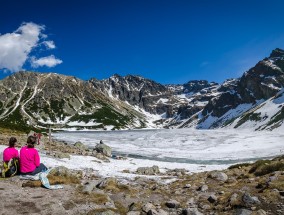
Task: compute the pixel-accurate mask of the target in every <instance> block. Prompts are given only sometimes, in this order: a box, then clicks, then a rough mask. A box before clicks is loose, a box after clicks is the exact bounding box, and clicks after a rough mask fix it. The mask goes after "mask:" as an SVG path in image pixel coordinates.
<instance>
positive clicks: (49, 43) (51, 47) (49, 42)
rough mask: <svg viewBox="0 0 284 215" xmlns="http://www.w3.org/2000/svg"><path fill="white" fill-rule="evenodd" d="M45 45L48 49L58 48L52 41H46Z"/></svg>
mask: <svg viewBox="0 0 284 215" xmlns="http://www.w3.org/2000/svg"><path fill="white" fill-rule="evenodd" d="M43 44H44V45H45V46H46V48H48V49H55V48H56V46H55V44H54V42H53V41H52V40H48V41H44V42H43Z"/></svg>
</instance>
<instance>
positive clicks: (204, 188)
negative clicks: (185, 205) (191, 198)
mask: <svg viewBox="0 0 284 215" xmlns="http://www.w3.org/2000/svg"><path fill="white" fill-rule="evenodd" d="M207 190H208V186H207V185H206V184H204V185H202V186H200V187H199V188H198V189H197V191H201V192H205V191H207Z"/></svg>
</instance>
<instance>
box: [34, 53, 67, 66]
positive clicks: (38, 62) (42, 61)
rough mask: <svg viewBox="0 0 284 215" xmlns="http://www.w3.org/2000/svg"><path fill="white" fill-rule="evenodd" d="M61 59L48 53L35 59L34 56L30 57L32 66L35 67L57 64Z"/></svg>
mask: <svg viewBox="0 0 284 215" xmlns="http://www.w3.org/2000/svg"><path fill="white" fill-rule="evenodd" d="M62 62H63V61H62V60H60V59H57V58H55V57H54V55H50V56H47V57H42V58H39V59H36V58H35V57H31V64H32V67H34V68H37V67H40V66H47V67H54V66H56V65H58V64H61V63H62Z"/></svg>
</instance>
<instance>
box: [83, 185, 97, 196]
mask: <svg viewBox="0 0 284 215" xmlns="http://www.w3.org/2000/svg"><path fill="white" fill-rule="evenodd" d="M96 186H97V183H96V182H87V183H86V184H85V185H84V186H83V189H82V192H83V193H85V194H91V192H92V191H93V190H94V188H95V187H96Z"/></svg>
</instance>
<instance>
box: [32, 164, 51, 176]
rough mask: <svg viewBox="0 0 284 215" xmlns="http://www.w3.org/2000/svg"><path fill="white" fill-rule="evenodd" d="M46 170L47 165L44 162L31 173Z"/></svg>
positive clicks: (34, 173)
mask: <svg viewBox="0 0 284 215" xmlns="http://www.w3.org/2000/svg"><path fill="white" fill-rule="evenodd" d="M46 170H47V167H46V166H45V165H44V164H42V163H40V165H39V166H38V167H37V168H36V169H35V170H34V171H33V172H31V173H30V175H36V174H38V173H40V172H44V171H46Z"/></svg>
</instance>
